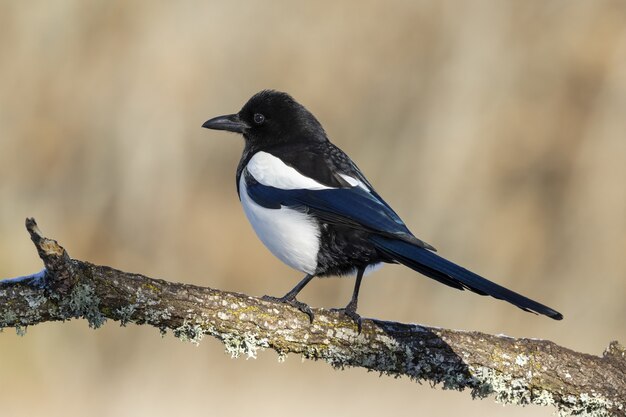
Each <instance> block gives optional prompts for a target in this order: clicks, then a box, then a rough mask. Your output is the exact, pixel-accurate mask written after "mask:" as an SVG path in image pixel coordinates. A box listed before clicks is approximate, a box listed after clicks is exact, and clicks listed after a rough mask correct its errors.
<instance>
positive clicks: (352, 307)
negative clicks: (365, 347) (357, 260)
mask: <svg viewBox="0 0 626 417" xmlns="http://www.w3.org/2000/svg"><path fill="white" fill-rule="evenodd" d="M364 272H365V268H359V269H358V271H357V273H356V282H355V284H354V291H353V292H352V299H351V300H350V302H349V303H348V305H347V306H346V308H342V309H338V311H341V312H343V314H345V315H346V316H348V317H350V318H351V319H352V321H354V322H355V323H356V325H357V327H358V329H359V333H361V316H359V315H358V314H357V312H356V307H357V304H358V302H359V289H361V280H362V279H363V273H364Z"/></svg>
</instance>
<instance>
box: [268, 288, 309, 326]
mask: <svg viewBox="0 0 626 417" xmlns="http://www.w3.org/2000/svg"><path fill="white" fill-rule="evenodd" d="M261 299H262V300H265V301H271V302H274V303H282V304H288V305H290V306H292V307H295V308H297V309H298V310H300V311H301V312H303V313H304V314H306V315H307V316H309V321H310V322H311V324H312V323H313V318H314V317H315V315H314V314H313V310H311V307H309V306H308V304H306V303H303V302H302V301H298V300H296V299H295V298H288V297H286V296H285V297H272V296H270V295H264V296H263V297H261Z"/></svg>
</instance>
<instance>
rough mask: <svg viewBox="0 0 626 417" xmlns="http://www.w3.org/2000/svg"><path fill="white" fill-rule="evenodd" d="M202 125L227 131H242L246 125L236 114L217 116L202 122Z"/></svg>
mask: <svg viewBox="0 0 626 417" xmlns="http://www.w3.org/2000/svg"><path fill="white" fill-rule="evenodd" d="M202 127H206V128H207V129H214V130H228V131H229V132H235V133H243V132H244V130H245V129H247V128H248V125H247V124H245V123H244V122H243V121H242V120H241V119H240V118H239V115H238V114H228V115H226V116H217V117H214V118H212V119H210V120H207V121H206V122H204V124H203V125H202Z"/></svg>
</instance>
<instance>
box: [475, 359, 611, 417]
mask: <svg viewBox="0 0 626 417" xmlns="http://www.w3.org/2000/svg"><path fill="white" fill-rule="evenodd" d="M470 372H471V373H472V376H473V378H474V389H473V390H472V397H474V398H484V397H487V396H490V395H493V396H494V398H495V401H496V402H499V403H502V404H514V405H522V406H524V405H529V404H535V405H542V406H554V407H557V409H558V415H559V416H563V417H565V416H574V415H575V416H585V417H609V416H612V415H614V413H613V411H612V410H615V409H621V408H620V407H622V406H621V405H617V404H615V403H613V402H612V401H610V400H608V399H606V398H604V397H603V396H601V395H598V394H595V393H594V394H591V395H590V394H586V393H582V394H580V395H566V396H564V397H563V398H561V401H560V402H557V401H556V400H555V398H554V396H553V395H552V394H551V393H550V392H548V391H546V390H545V389H542V388H533V387H532V386H531V384H530V383H529V381H528V380H526V379H524V378H513V377H512V376H511V375H505V374H502V373H500V372H498V371H495V370H493V369H491V368H486V367H470Z"/></svg>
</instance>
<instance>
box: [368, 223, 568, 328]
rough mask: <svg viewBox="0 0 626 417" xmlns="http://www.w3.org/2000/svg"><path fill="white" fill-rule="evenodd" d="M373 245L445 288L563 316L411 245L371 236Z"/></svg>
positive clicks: (526, 309)
mask: <svg viewBox="0 0 626 417" xmlns="http://www.w3.org/2000/svg"><path fill="white" fill-rule="evenodd" d="M370 240H371V241H372V243H374V245H375V246H376V247H377V248H378V250H380V251H381V252H382V253H384V254H385V255H386V256H388V257H389V258H391V260H393V261H396V262H399V263H401V264H403V265H406V266H408V267H409V268H411V269H414V270H416V271H418V272H420V273H422V274H424V275H426V276H428V277H430V278H433V279H435V280H437V281H439V282H441V283H443V284H446V285H449V286H451V287H454V288H457V289H460V290H463V289H468V290H470V291H473V292H475V293H478V294H481V295H490V296H492V297H494V298H498V299H500V300H504V301H508V302H509V303H511V304H513V305H515V306H517V307H519V308H521V309H522V310H525V311H529V312H532V313H538V314H543V315H545V316H548V317H550V318H553V319H555V320H561V319H562V318H563V315H561V313H559V312H558V311H555V310H553V309H551V308H550V307H547V306H545V305H543V304H541V303H538V302H536V301H533V300H531V299H529V298H526V297H524V296H523V295H521V294H518V293H516V292H514V291H511V290H509V289H507V288H504V287H503V286H501V285H498V284H496V283H494V282H491V281H489V280H487V279H485V278H483V277H481V276H479V275H477V274H475V273H473V272H472V271H469V270H467V269H465V268H463V267H461V266H459V265H457V264H455V263H453V262H450V261H448V260H447V259H444V258H442V257H441V256H439V255H437V254H436V253H433V252H431V251H429V250H428V249H424V248H421V247H418V246H415V245H412V244H410V243H407V242H404V241H401V240H398V239H390V238H387V237H382V236H376V235H372V236H370Z"/></svg>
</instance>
